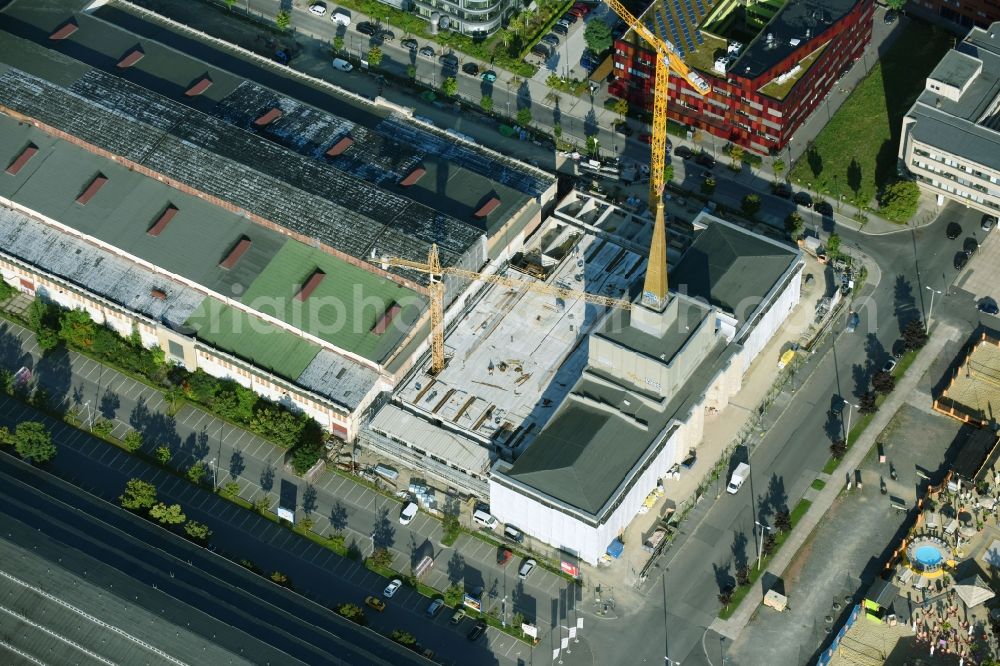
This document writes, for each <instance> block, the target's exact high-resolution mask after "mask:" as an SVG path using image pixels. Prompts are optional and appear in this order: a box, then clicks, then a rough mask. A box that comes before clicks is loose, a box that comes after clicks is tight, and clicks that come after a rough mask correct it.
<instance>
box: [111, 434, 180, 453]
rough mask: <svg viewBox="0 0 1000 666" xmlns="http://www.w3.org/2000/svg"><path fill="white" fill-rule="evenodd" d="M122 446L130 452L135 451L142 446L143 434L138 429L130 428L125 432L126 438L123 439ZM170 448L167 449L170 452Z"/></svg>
mask: <svg viewBox="0 0 1000 666" xmlns="http://www.w3.org/2000/svg"><path fill="white" fill-rule="evenodd" d="M122 446H124V447H125V450H126V451H128V452H129V453H135V452H136V451H138V450H139V449H141V448H142V434H141V433H140V432H139V431H138V430H129V431H128V432H127V433H126V434H125V439H123V440H122ZM169 452H170V450H169V449H168V450H167V453H169Z"/></svg>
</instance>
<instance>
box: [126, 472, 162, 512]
mask: <svg viewBox="0 0 1000 666" xmlns="http://www.w3.org/2000/svg"><path fill="white" fill-rule="evenodd" d="M118 502H119V503H120V504H121V505H122V508H125V509H129V510H131V511H139V510H144V509H151V508H153V505H155V504H156V486H154V485H153V484H152V483H149V482H148V481H143V480H142V479H129V480H128V482H127V483H126V484H125V492H124V493H122V495H121V497H119V498H118Z"/></svg>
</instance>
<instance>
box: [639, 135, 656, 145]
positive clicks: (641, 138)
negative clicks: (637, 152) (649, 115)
mask: <svg viewBox="0 0 1000 666" xmlns="http://www.w3.org/2000/svg"><path fill="white" fill-rule="evenodd" d="M639 141H640V143H648V144H652V143H653V135H652V134H645V133H644V134H640V135H639Z"/></svg>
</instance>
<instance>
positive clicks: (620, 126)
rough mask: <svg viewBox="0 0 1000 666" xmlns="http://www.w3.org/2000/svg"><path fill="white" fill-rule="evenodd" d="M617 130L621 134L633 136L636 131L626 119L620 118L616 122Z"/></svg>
mask: <svg viewBox="0 0 1000 666" xmlns="http://www.w3.org/2000/svg"><path fill="white" fill-rule="evenodd" d="M614 128H615V131H616V132H618V133H619V134H624V135H625V136H632V133H633V132H634V131H635V130H633V129H632V128H631V127H629V126H628V124H627V123H626V122H625V121H624V120H619V121H618V122H616V123H615V124H614Z"/></svg>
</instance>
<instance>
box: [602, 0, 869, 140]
mask: <svg viewBox="0 0 1000 666" xmlns="http://www.w3.org/2000/svg"><path fill="white" fill-rule="evenodd" d="M873 9H874V3H873V0H762V1H760V2H754V1H752V0H718V1H717V2H716V3H714V4H712V3H711V2H709V0H655V2H654V3H653V4H652V5H651V6H650V7H649V8H648V9H647V10H646V11H645V12H644V13H643V15H642V17H641V19H640V20H642V21H643V23H645V24H646V25H647V26H648V27H649V28H650V29H651V30H652V31H653V32H654V33H655V34H657V35H659V36H660V37H662V38H663V39H664V40H667V41H669V42H671V43H673V44H674V46H676V47H677V49H678V51H680V53H681V55H682V57H683V58H684V60H685V62H687V63H688V65H689V66H690V67H692V68H693V69H695V70H696V71H698V72H699V73H700V74H702V75H703V76H704V77H705V79H706V80H707V81H708V82H709V83H710V84H711V86H712V92H711V93H710V94H709V95H707V96H706V97H702V96H700V95H698V94H697V93H696V92H695V91H694V90H693V89H692V88H691V87H690V86H689V85H688V84H687V82H686V81H685V80H684V79H682V78H681V77H678V76H675V75H671V77H670V104H669V114H670V118H671V120H673V121H676V122H679V123H681V124H683V125H686V126H687V127H689V128H692V129H693V128H697V129H700V130H703V131H707V132H710V133H711V134H713V135H715V136H717V137H719V138H720V139H723V140H724V141H727V142H732V143H735V144H738V145H741V146H744V147H745V148H748V149H751V150H753V151H755V152H758V153H762V154H768V153H772V154H773V153H776V152H777V151H780V150H781V149H782V148H784V147H785V145H787V143H788V141H789V139H790V138H791V137H792V135H793V134H794V132H795V130H796V129H797V128H798V127H799V125H801V124H802V122H803V121H804V120H805V119H806V118H807V117H808V116H809V114H810V113H812V112H813V110H815V109H816V107H817V106H818V105H819V104H820V103H821V102H822V101H823V99H824V97H825V96H826V95H827V93H828V92H829V91H830V89H831V88H833V87H834V85H835V84H836V82H837V80H838V79H839V78H840V76H841V74H842V73H843V72H844V71H845V70H846V68H847V67H849V66H850V64H851V63H852V62H854V61H855V60H857V59H858V58H860V57H861V55H862V52H863V51H864V49H865V48H866V47H867V46H868V43H869V42H870V40H871V34H872V12H873ZM613 57H614V67H615V75H616V76H617V77H618V78H617V79H616V80H615V81H614V82H613V83H612V84H611V86H610V87H609V91H610V92H611V94H613V95H615V96H617V97H624V98H625V99H627V100H628V101H629V103H630V104H631V105H633V107H642V108H646V109H651V108H652V90H653V77H654V71H655V65H654V53H653V52H652V51H651V50H650V49H649V48H647V47H646V45H645V43H643V42H642V41H641V40H640V39H639V38H638V37H637V36H636V35H635V34H634V33H633V32H632V31H629V32H628V33H626V34H625V35H624V36H623V37H622V38H621V39H618V40H617V41H616V42H615V53H614V56H613Z"/></svg>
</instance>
